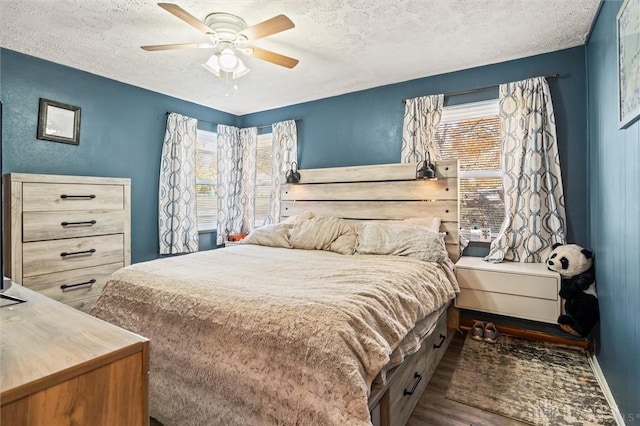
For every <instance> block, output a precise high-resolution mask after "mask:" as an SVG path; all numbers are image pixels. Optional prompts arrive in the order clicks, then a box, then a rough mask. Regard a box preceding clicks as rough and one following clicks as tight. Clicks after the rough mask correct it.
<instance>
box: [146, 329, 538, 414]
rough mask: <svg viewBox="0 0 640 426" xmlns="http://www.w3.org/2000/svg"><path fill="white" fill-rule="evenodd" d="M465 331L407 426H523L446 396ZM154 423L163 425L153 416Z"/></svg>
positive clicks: (437, 372) (443, 363)
mask: <svg viewBox="0 0 640 426" xmlns="http://www.w3.org/2000/svg"><path fill="white" fill-rule="evenodd" d="M464 337H465V335H464V334H462V333H456V334H455V336H454V337H453V338H452V339H451V344H450V345H449V348H448V349H447V352H446V353H445V354H444V356H443V357H442V361H440V365H438V368H437V369H436V372H435V373H434V375H433V377H432V378H431V382H429V385H428V386H427V389H426V390H425V391H424V394H423V395H422V398H421V399H420V402H418V405H417V406H416V409H415V410H414V411H413V414H412V415H411V418H410V419H409V422H408V423H407V425H406V426H520V425H526V423H522V422H519V421H516V420H512V419H509V418H506V417H502V416H499V415H497V414H493V413H490V412H488V411H483V410H480V409H478V408H474V407H471V406H468V405H464V404H461V403H459V402H455V401H451V400H448V399H445V395H446V394H447V389H448V388H449V383H450V382H451V376H452V375H453V371H454V370H455V368H456V365H457V364H458V358H459V357H460V352H461V351H462V345H463V343H464ZM151 426H162V425H161V423H159V422H155V421H154V420H153V419H152V420H151Z"/></svg>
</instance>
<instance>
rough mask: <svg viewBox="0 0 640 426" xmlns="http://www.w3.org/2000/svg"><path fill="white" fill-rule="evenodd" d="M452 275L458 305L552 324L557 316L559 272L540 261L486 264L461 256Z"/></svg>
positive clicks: (477, 259) (558, 308)
mask: <svg viewBox="0 0 640 426" xmlns="http://www.w3.org/2000/svg"><path fill="white" fill-rule="evenodd" d="M456 278H457V279H458V284H459V285H460V294H459V295H458V297H457V298H456V307H458V308H463V309H471V310H475V311H481V312H490V313H494V314H499V315H506V316H510V317H515V318H523V319H528V320H534V321H540V322H547V323H552V324H554V323H556V321H557V320H558V316H559V315H560V309H561V302H562V300H561V298H560V296H559V295H558V293H559V292H560V283H561V280H560V275H559V274H558V273H556V272H553V271H549V270H548V269H547V267H546V265H545V264H544V263H518V262H502V263H490V262H486V261H484V260H483V259H482V258H480V257H469V256H462V257H461V258H460V260H458V262H456Z"/></svg>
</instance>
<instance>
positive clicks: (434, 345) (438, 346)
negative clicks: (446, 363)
mask: <svg viewBox="0 0 640 426" xmlns="http://www.w3.org/2000/svg"><path fill="white" fill-rule="evenodd" d="M446 338H447V336H445V335H444V334H441V335H440V343H438V344H437V345H436V344H435V343H434V344H433V349H440V347H442V344H443V343H444V340H445V339H446Z"/></svg>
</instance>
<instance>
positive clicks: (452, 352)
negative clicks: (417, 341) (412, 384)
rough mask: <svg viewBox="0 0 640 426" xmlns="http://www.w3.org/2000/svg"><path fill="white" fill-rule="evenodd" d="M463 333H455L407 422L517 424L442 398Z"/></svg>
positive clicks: (414, 425)
mask: <svg viewBox="0 0 640 426" xmlns="http://www.w3.org/2000/svg"><path fill="white" fill-rule="evenodd" d="M464 337H465V334H462V333H456V334H455V335H454V337H453V338H452V339H451V344H450V345H449V348H448V349H447V352H445V354H444V356H443V357H442V361H440V365H438V368H437V369H436V372H435V373H434V374H433V377H432V378H431V381H430V382H429V385H428V386H427V389H426V390H425V391H424V393H423V394H422V398H420V402H418V405H417V406H416V408H415V410H414V411H413V414H412V415H411V418H410V419H409V422H408V423H407V426H512V425H514V426H519V425H526V423H522V422H519V421H517V420H513V419H509V418H506V417H502V416H499V415H497V414H493V413H490V412H488V411H483V410H480V409H479V408H475V407H471V406H469V405H464V404H461V403H459V402H456V401H451V400H449V399H446V398H445V395H446V394H447V389H449V383H450V382H451V376H452V375H453V371H454V370H455V369H456V365H457V364H458V358H459V357H460V352H461V351H462V345H463V344H464Z"/></svg>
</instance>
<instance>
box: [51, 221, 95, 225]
mask: <svg viewBox="0 0 640 426" xmlns="http://www.w3.org/2000/svg"><path fill="white" fill-rule="evenodd" d="M96 223H98V222H96V221H95V220H87V221H84V222H62V223H61V224H60V225H62V226H92V225H95V224H96Z"/></svg>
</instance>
